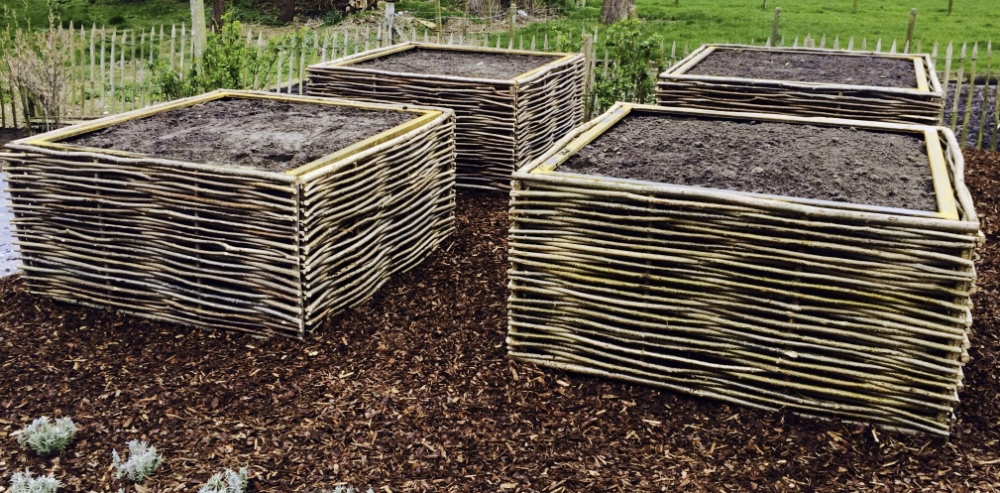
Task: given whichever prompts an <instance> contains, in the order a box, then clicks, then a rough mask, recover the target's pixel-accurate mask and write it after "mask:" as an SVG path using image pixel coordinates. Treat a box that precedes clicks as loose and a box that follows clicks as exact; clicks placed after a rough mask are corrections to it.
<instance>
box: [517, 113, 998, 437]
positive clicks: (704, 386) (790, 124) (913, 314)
mask: <svg viewBox="0 0 1000 493" xmlns="http://www.w3.org/2000/svg"><path fill="white" fill-rule="evenodd" d="M873 151H877V152H880V153H883V152H884V153H885V155H882V154H880V155H878V156H877V157H867V158H866V156H871V155H872V154H871V153H872V152H873ZM897 154H898V156H896V155H897ZM831 163H832V164H831ZM893 168H895V169H893ZM899 176H903V177H904V178H899ZM962 176H963V161H962V154H961V152H960V147H959V146H958V144H957V142H956V141H955V138H954V135H953V134H952V133H951V132H950V131H949V130H948V129H946V128H941V127H931V126H919V125H893V124H878V123H870V122H861V121H853V120H837V119H826V118H824V119H820V118H815V119H809V118H796V117H788V116H783V115H768V114H743V113H725V112H715V111H706V110H692V109H679V108H676V109H675V108H662V107H656V106H636V105H629V104H625V103H618V104H617V105H615V106H614V107H613V108H612V109H611V110H609V111H608V112H607V113H606V114H604V115H603V116H601V117H599V118H598V119H596V120H594V121H591V122H589V123H587V124H585V125H583V126H581V127H580V128H578V129H576V130H574V131H573V132H571V133H570V134H569V135H568V136H567V137H566V138H564V139H563V140H562V141H560V142H559V143H558V144H557V145H556V146H555V147H554V148H553V149H552V150H551V151H550V152H549V153H547V154H546V155H545V156H542V157H541V158H539V159H537V160H536V161H534V162H532V163H531V164H529V165H528V166H526V167H524V168H522V169H520V170H518V171H517V172H516V173H515V174H514V182H513V185H514V190H513V191H512V192H511V196H512V204H511V221H512V226H511V233H510V239H509V245H510V246H509V248H510V259H511V263H512V268H511V271H510V275H509V279H510V289H511V295H510V298H509V304H508V313H509V336H508V339H507V344H508V349H509V352H510V354H511V356H512V357H514V358H517V359H519V360H523V361H529V362H533V363H536V364H539V365H542V366H549V367H554V368H560V369H565V370H571V371H577V372H581V373H587V374H591V375H598V376H602V377H608V378H616V379H621V380H625V381H629V382H634V383H640V384H647V385H653V386H659V387H662V388H665V389H669V390H672V391H678V392H685V393H689V394H694V395H697V396H704V397H711V398H714V399H720V400H724V401H728V402H732V403H737V404H742V405H748V406H753V407H758V408H764V409H773V410H777V409H783V408H788V409H792V410H795V411H796V412H798V413H801V414H803V415H809V416H827V417H830V416H837V417H840V418H842V419H845V420H849V421H858V422H865V423H877V424H880V425H883V426H886V427H892V428H898V429H903V430H910V431H923V432H929V433H934V434H942V435H946V434H948V431H949V425H950V423H951V419H952V410H953V408H954V406H955V405H956V403H957V402H958V394H957V392H958V390H959V389H960V387H961V382H962V366H963V365H964V362H965V361H966V360H967V353H966V349H967V347H968V344H969V343H968V331H969V328H970V326H971V323H972V318H971V314H970V309H969V306H970V303H969V295H970V293H971V291H972V289H973V282H974V280H975V272H974V268H973V261H972V258H973V254H974V249H975V248H976V247H977V246H978V245H979V244H981V241H982V235H981V234H980V233H979V223H978V219H977V218H976V215H975V212H974V210H973V206H972V200H971V198H970V196H969V193H968V191H967V189H966V187H965V185H964V182H963V180H962ZM674 183H682V184H674ZM706 184H707V186H706ZM709 187H714V188H709ZM911 188H912V189H913V190H910V189H911ZM911 192H912V193H911ZM796 193H800V194H802V196H801V197H796V196H795V195H794V194H796ZM857 197H862V198H864V199H865V201H866V202H871V203H873V204H875V205H869V204H868V203H856V202H852V200H855V199H857ZM904 206H906V207H914V208H905V207H904Z"/></svg>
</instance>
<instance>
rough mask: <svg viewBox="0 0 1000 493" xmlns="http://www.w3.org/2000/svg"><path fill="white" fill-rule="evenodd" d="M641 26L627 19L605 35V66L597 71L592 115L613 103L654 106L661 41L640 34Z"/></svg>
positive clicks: (660, 56) (659, 69)
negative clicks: (625, 102)
mask: <svg viewBox="0 0 1000 493" xmlns="http://www.w3.org/2000/svg"><path fill="white" fill-rule="evenodd" d="M641 26H642V24H641V22H640V21H638V20H635V19H630V20H626V21H622V22H618V23H616V24H614V25H612V26H611V27H610V28H608V30H607V34H605V36H604V39H605V46H604V49H605V50H606V51H607V55H608V56H607V58H608V66H606V67H602V68H601V69H600V70H598V71H597V74H596V75H597V77H596V80H595V83H594V94H595V95H596V96H597V105H596V106H597V107H596V108H595V110H596V111H603V110H604V109H605V108H607V107H609V106H611V105H612V104H614V103H615V101H631V102H635V103H653V102H655V96H656V94H655V89H656V78H657V74H658V73H659V72H660V71H662V70H663V68H664V67H663V65H664V63H663V58H662V53H660V52H659V49H660V42H661V41H662V38H661V37H660V36H659V35H658V34H653V35H647V34H645V33H643V32H642V31H641V29H640V28H641Z"/></svg>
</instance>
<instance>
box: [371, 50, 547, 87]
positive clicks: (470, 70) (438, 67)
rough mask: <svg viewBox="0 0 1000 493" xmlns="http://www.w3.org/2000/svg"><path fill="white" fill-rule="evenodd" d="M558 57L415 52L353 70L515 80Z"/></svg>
mask: <svg viewBox="0 0 1000 493" xmlns="http://www.w3.org/2000/svg"><path fill="white" fill-rule="evenodd" d="M557 58H559V56H534V55H508V54H499V53H489V52H468V51H455V50H422V49H419V48H417V49H412V50H407V51H404V52H402V53H396V54H393V55H387V56H384V57H379V58H375V59H373V60H368V61H365V62H361V63H356V64H354V65H352V66H354V67H358V68H367V69H375V70H389V71H392V72H406V73H415V74H434V75H450V76H453V77H474V78H484V79H500V80H507V79H513V78H515V77H517V76H519V75H521V74H523V73H525V72H527V71H529V70H531V69H533V68H536V67H541V66H542V65H545V64H546V63H551V62H553V61H555V60H556V59H557Z"/></svg>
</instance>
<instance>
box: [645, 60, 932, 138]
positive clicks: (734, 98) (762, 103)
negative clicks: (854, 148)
mask: <svg viewBox="0 0 1000 493" xmlns="http://www.w3.org/2000/svg"><path fill="white" fill-rule="evenodd" d="M724 51H735V52H766V53H771V54H777V55H780V56H785V55H788V56H794V55H822V56H829V57H853V58H859V57H870V58H876V59H904V60H911V61H912V67H913V72H912V73H913V75H914V82H915V83H914V85H913V87H877V86H867V85H852V84H846V83H830V82H798V81H790V80H770V79H751V78H746V77H731V76H730V77H720V76H712V75H695V74H692V73H691V72H692V71H693V70H695V69H696V68H697V67H698V64H699V63H701V62H702V61H703V60H705V59H706V58H708V57H711V56H712V55H713V54H715V53H721V52H724ZM656 94H657V96H656V100H657V104H659V105H661V106H671V107H684V108H701V109H708V110H719V111H748V112H754V111H759V112H768V113H780V114H786V115H796V116H819V117H830V118H848V119H857V120H870V121H877V122H890V123H917V124H927V125H937V124H939V123H940V121H941V115H942V114H943V111H944V93H943V91H942V89H941V84H940V82H938V78H937V74H936V73H935V71H934V65H933V64H932V62H931V59H930V57H929V56H928V55H916V54H888V53H872V52H853V51H852V52H848V51H841V50H828V49H814V48H763V47H753V46H742V45H703V46H702V47H700V48H699V49H697V50H695V51H694V52H693V53H691V54H690V55H689V56H687V57H686V58H684V59H683V60H681V61H680V62H678V63H677V64H676V65H674V66H673V67H671V68H669V69H668V70H666V71H665V72H663V73H662V74H660V80H659V83H658V84H657V86H656Z"/></svg>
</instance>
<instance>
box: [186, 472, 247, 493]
mask: <svg viewBox="0 0 1000 493" xmlns="http://www.w3.org/2000/svg"><path fill="white" fill-rule="evenodd" d="M246 487H247V468H245V467H241V468H240V470H239V471H234V470H232V469H229V468H228V467H227V468H226V469H225V470H223V471H222V472H217V473H215V474H213V475H212V477H210V478H208V482H206V483H205V484H204V485H202V487H201V488H199V489H198V493H244V492H245V491H246Z"/></svg>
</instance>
